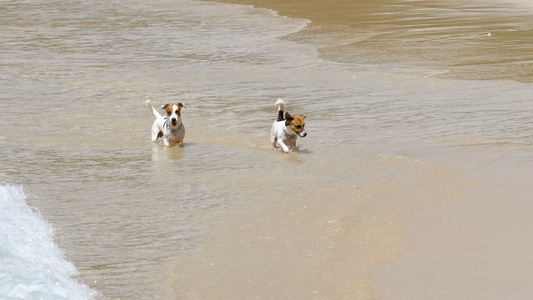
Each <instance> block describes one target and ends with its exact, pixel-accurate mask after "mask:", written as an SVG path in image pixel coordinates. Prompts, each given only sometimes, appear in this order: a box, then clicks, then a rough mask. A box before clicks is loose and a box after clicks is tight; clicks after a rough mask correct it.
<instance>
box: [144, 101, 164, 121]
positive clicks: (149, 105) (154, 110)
mask: <svg viewBox="0 0 533 300" xmlns="http://www.w3.org/2000/svg"><path fill="white" fill-rule="evenodd" d="M144 103H146V106H148V108H149V109H150V110H152V113H153V114H154V116H155V117H156V118H159V117H161V114H160V113H159V112H158V111H157V110H156V109H155V108H154V107H153V106H152V101H150V100H146V101H144Z"/></svg>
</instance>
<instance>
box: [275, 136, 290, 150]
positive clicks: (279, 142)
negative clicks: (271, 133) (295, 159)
mask: <svg viewBox="0 0 533 300" xmlns="http://www.w3.org/2000/svg"><path fill="white" fill-rule="evenodd" d="M278 145H279V146H280V147H281V148H282V149H283V151H285V152H286V153H289V152H290V151H291V150H290V149H289V146H287V145H285V143H283V142H282V141H281V139H278Z"/></svg>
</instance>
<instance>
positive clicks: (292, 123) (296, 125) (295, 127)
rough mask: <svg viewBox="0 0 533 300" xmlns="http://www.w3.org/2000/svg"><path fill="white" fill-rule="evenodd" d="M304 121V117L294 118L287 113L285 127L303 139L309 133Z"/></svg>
mask: <svg viewBox="0 0 533 300" xmlns="http://www.w3.org/2000/svg"><path fill="white" fill-rule="evenodd" d="M304 119H305V116H304V115H297V116H294V117H293V116H291V115H290V114H289V113H288V112H287V113H285V125H286V126H288V127H289V128H290V129H291V130H292V131H294V132H296V134H297V135H298V136H299V137H302V138H303V137H305V136H306V135H307V132H306V131H305V121H304Z"/></svg>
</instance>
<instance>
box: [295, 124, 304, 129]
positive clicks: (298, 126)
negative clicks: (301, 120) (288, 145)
mask: <svg viewBox="0 0 533 300" xmlns="http://www.w3.org/2000/svg"><path fill="white" fill-rule="evenodd" d="M294 127H296V129H301V128H302V125H296V126H294Z"/></svg>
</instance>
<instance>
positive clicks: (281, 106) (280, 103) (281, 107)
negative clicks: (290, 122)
mask: <svg viewBox="0 0 533 300" xmlns="http://www.w3.org/2000/svg"><path fill="white" fill-rule="evenodd" d="M275 105H277V106H278V121H283V120H285V118H284V117H283V113H284V111H285V101H283V99H281V98H279V99H278V101H276V104H275Z"/></svg>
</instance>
